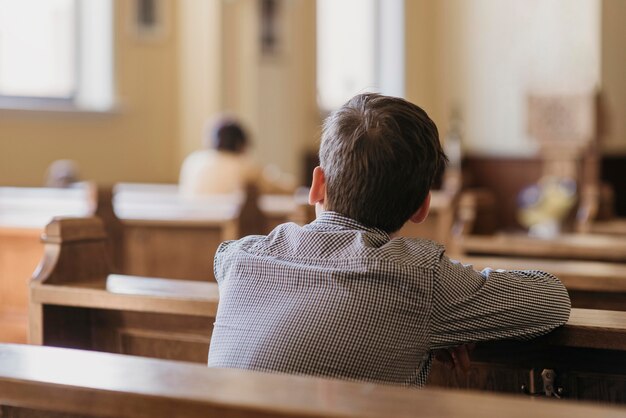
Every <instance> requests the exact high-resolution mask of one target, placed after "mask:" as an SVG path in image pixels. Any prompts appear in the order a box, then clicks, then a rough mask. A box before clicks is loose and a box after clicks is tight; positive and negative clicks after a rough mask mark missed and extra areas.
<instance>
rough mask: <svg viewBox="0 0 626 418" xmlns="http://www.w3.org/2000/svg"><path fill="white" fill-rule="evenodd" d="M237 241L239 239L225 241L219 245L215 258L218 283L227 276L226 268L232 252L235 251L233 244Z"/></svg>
mask: <svg viewBox="0 0 626 418" xmlns="http://www.w3.org/2000/svg"><path fill="white" fill-rule="evenodd" d="M235 242H237V241H234V240H231V241H224V242H222V243H221V244H220V245H219V247H217V251H216V252H215V258H213V274H214V275H215V280H216V281H217V282H218V283H220V282H221V280H222V279H223V278H224V277H226V269H227V266H228V265H229V264H230V263H229V261H228V260H229V259H230V258H231V252H232V251H233V244H234V243H235Z"/></svg>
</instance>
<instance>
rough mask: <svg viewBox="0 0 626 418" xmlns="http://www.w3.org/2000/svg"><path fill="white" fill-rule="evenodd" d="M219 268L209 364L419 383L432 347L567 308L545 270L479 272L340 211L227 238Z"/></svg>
mask: <svg viewBox="0 0 626 418" xmlns="http://www.w3.org/2000/svg"><path fill="white" fill-rule="evenodd" d="M215 278H216V280H217V282H218V285H219V294H220V303H219V306H218V312H217V316H216V321H215V325H214V331H213V335H212V339H211V346H210V351H209V361H208V364H209V366H212V367H233V368H242V369H253V370H263V371H276V372H284V373H292V374H307V375H314V376H324V377H335V378H342V379H350V380H353V379H355V380H363V381H370V382H377V383H393V384H399V385H405V386H421V385H423V384H424V383H425V382H426V379H427V377H428V373H429V371H430V365H431V352H432V350H436V349H440V348H446V347H451V346H456V345H459V344H463V343H468V342H478V341H485V340H494V339H509V338H521V339H524V338H530V337H534V336H538V335H541V334H544V333H546V332H548V331H550V330H552V329H553V328H555V327H557V326H559V325H562V324H564V323H565V322H566V321H567V319H568V317H569V313H570V301H569V297H568V294H567V291H566V290H565V288H564V287H563V285H562V284H561V283H560V282H559V280H558V279H556V278H555V277H554V276H552V275H550V274H548V273H544V272H540V271H532V270H529V271H500V270H490V269H485V270H483V271H482V272H477V271H474V270H473V269H472V268H471V267H467V266H463V265H462V264H460V263H456V262H453V261H451V260H450V259H448V258H447V257H446V256H445V255H444V249H443V247H442V246H440V245H438V244H436V243H434V242H432V241H427V240H423V239H419V238H406V237H397V238H393V239H392V238H391V237H390V236H389V235H388V234H387V233H385V232H384V231H381V230H380V229H376V228H368V227H366V226H364V225H361V224H359V223H358V222H356V221H354V220H352V219H349V218H346V217H344V216H342V215H340V214H338V213H335V212H323V213H322V214H321V215H320V216H319V217H318V218H317V220H315V221H314V222H312V223H311V224H308V225H305V226H304V227H301V226H298V225H296V224H293V223H287V224H282V225H280V226H278V227H277V228H276V229H274V231H272V233H270V234H269V235H268V236H250V237H246V238H243V239H241V240H239V241H227V242H225V243H223V244H222V245H221V246H220V248H219V249H218V251H217V254H216V256H215Z"/></svg>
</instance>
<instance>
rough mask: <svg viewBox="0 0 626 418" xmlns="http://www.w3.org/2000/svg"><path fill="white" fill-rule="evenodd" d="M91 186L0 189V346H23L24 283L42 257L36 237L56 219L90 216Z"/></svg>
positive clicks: (41, 245)
mask: <svg viewBox="0 0 626 418" xmlns="http://www.w3.org/2000/svg"><path fill="white" fill-rule="evenodd" d="M95 206H96V199H95V186H94V185H93V184H92V183H80V184H77V185H76V187H74V188H69V189H54V188H35V187H0V341H4V342H25V341H26V336H27V329H28V324H27V312H28V280H29V278H30V276H31V275H32V272H33V270H34V269H35V267H36V266H37V263H38V262H39V260H41V258H42V255H43V244H42V243H41V242H40V238H39V237H40V235H41V233H42V232H43V230H44V228H45V226H46V224H47V223H48V222H50V220H51V219H52V218H53V217H54V216H57V215H62V216H91V215H93V214H94V210H95Z"/></svg>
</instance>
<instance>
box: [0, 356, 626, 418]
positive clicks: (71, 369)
mask: <svg viewBox="0 0 626 418" xmlns="http://www.w3.org/2000/svg"><path fill="white" fill-rule="evenodd" d="M0 393H1V395H0V403H1V404H3V405H4V408H5V409H4V410H3V412H4V411H8V413H11V414H13V413H18V412H19V413H20V414H22V415H9V416H19V417H33V416H40V417H41V416H48V417H55V418H56V417H59V416H67V415H60V414H76V415H78V416H90V417H91V416H116V417H172V416H184V417H206V416H220V417H238V418H251V417H254V418H259V417H308V418H312V417H390V416H393V417H409V416H410V417H416V416H417V417H420V416H423V417H435V416H436V417H476V416H481V417H502V416H507V417H511V418H518V417H519V418H521V417H528V416H537V417H568V418H572V417H585V418H587V417H590V416H594V417H600V416H601V417H606V418H613V417H622V416H623V415H624V412H625V409H623V408H616V407H608V406H599V405H588V404H580V403H569V402H549V401H541V400H536V399H527V398H520V397H510V396H503V395H486V394H478V393H468V392H458V391H451V390H445V391H444V390H437V389H424V390H413V389H404V388H398V387H392V386H381V385H374V384H369V383H354V382H344V381H338V380H327V379H319V378H312V377H301V376H288V375H282V374H267V373H259V372H252V371H244V370H234V369H230V370H229V369H208V368H206V367H204V366H200V365H192V364H184V363H180V362H171V361H163V360H152V359H145V358H138V357H132V356H120V355H113V354H103V353H93V352H85V351H76V350H66V349H57V348H49V347H33V346H13V345H3V346H0ZM42 393H45V394H46V396H41V394H42ZM29 413H30V414H29ZM35 413H50V415H31V414H35ZM54 414H56V415H54ZM69 416H72V415H69Z"/></svg>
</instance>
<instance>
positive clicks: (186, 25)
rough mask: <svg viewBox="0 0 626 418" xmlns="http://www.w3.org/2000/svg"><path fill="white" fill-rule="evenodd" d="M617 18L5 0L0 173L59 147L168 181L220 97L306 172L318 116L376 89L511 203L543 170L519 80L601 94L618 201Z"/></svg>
mask: <svg viewBox="0 0 626 418" xmlns="http://www.w3.org/2000/svg"><path fill="white" fill-rule="evenodd" d="M624 18H626V2H624V1H622V0H317V1H314V0H0V185H3V186H37V185H41V184H42V181H43V176H44V173H45V170H46V168H47V167H48V166H49V165H50V163H51V162H53V161H55V160H58V159H69V160H73V161H74V162H76V164H77V165H78V167H79V168H80V175H81V177H82V178H83V179H88V180H93V181H95V182H97V183H98V184H109V185H110V184H114V183H117V182H159V183H175V182H177V181H178V175H179V170H180V165H181V163H182V161H183V160H184V158H185V156H186V155H188V154H189V153H190V152H192V151H194V150H196V149H198V148H200V146H201V136H202V129H203V126H204V124H205V121H206V120H207V119H209V118H211V117H213V116H214V115H216V114H219V113H223V112H228V113H229V114H234V115H236V116H237V117H239V118H240V119H241V121H242V122H243V123H244V125H245V126H246V127H247V128H248V131H249V133H250V135H251V141H252V148H251V154H252V156H253V157H254V159H255V160H257V161H258V162H259V163H261V164H273V165H275V166H277V167H279V168H280V170H282V171H283V172H286V173H291V174H293V175H294V176H295V178H296V179H297V180H298V182H299V183H301V184H306V182H307V181H308V180H307V179H308V177H307V173H308V172H309V170H310V169H311V165H312V164H314V163H315V152H316V150H317V145H318V141H319V131H320V124H321V121H322V120H323V118H324V116H325V115H326V114H327V113H328V112H329V111H331V110H333V109H335V108H337V107H338V106H340V105H341V104H342V103H343V102H344V101H345V100H346V99H347V98H349V97H351V96H352V95H354V94H355V93H359V92H364V91H381V92H383V93H386V94H391V95H396V96H402V97H405V98H407V99H408V100H410V101H413V102H414V103H416V104H418V105H420V106H422V107H423V108H424V109H426V111H427V112H428V113H429V114H430V115H431V117H432V118H433V119H434V120H435V122H436V123H437V125H438V126H439V129H440V134H441V136H442V139H443V140H445V138H446V136H447V135H448V134H449V133H450V131H451V130H452V128H454V129H455V130H456V132H457V134H458V136H459V137H460V138H461V148H462V152H463V162H464V170H465V172H464V176H465V177H464V182H465V181H467V182H470V183H475V184H477V185H479V186H485V187H488V188H490V189H492V190H493V192H494V193H495V195H496V197H499V198H505V197H507V196H508V197H510V199H509V200H511V201H512V203H511V205H512V206H514V205H515V204H516V203H515V195H516V194H517V193H518V191H519V190H520V188H522V187H523V186H524V185H527V184H530V183H532V182H534V181H536V180H537V179H538V178H539V176H540V174H541V173H540V171H541V169H540V161H539V146H538V144H537V141H536V140H534V138H532V136H531V135H530V133H529V129H528V105H527V103H528V97H529V96H530V95H593V96H594V97H598V109H599V113H598V115H599V117H598V119H597V121H598V122H597V129H596V130H595V131H594V136H595V137H594V140H597V141H598V144H599V150H600V151H599V153H600V155H601V160H602V161H601V167H602V168H601V176H602V177H603V179H604V180H605V181H607V182H609V183H610V184H611V185H612V186H613V188H614V190H615V191H616V203H615V205H616V208H617V212H618V213H619V214H625V212H626V204H625V203H624V202H623V199H622V198H621V197H620V190H623V186H625V184H624V182H625V181H626V180H625V179H626V175H624V174H625V173H624V171H625V170H626V165H625V164H624V162H625V159H624V155H626V76H625V74H626V48H625V47H624V45H625V43H626V25H624V24H623V22H624ZM452 125H454V126H452ZM512 210H513V209H512V208H511V211H512ZM503 216H505V217H506V216H508V217H509V218H505V219H504V223H505V224H506V223H507V222H509V223H513V222H515V219H514V216H515V215H514V214H512V212H511V214H509V215H503Z"/></svg>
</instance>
